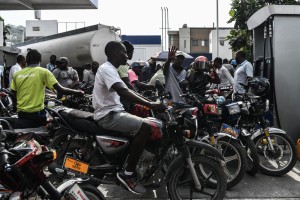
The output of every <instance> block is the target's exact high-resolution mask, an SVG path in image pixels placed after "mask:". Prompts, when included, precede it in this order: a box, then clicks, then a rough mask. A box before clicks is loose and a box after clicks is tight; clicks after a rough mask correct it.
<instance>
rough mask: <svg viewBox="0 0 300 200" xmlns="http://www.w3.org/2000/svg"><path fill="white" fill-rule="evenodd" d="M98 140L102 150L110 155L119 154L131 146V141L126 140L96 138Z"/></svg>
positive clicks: (105, 137)
mask: <svg viewBox="0 0 300 200" xmlns="http://www.w3.org/2000/svg"><path fill="white" fill-rule="evenodd" d="M96 138H97V142H98V144H99V145H100V147H101V149H102V150H103V151H104V152H105V153H107V154H109V155H112V154H115V153H118V152H120V151H122V150H124V149H126V148H127V147H128V146H129V141H128V140H127V139H124V138H119V137H112V136H96Z"/></svg>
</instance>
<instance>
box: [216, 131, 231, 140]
mask: <svg viewBox="0 0 300 200" xmlns="http://www.w3.org/2000/svg"><path fill="white" fill-rule="evenodd" d="M214 135H215V136H216V137H217V140H219V139H220V138H223V137H230V138H231V139H234V140H236V138H235V137H233V136H232V135H229V134H228V133H222V132H219V133H215V134H214Z"/></svg>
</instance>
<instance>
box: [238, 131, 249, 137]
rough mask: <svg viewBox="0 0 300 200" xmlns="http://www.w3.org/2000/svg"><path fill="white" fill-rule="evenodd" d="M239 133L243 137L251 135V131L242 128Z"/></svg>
mask: <svg viewBox="0 0 300 200" xmlns="http://www.w3.org/2000/svg"><path fill="white" fill-rule="evenodd" d="M240 134H241V135H242V136H245V137H248V136H250V135H251V133H250V132H249V131H247V130H246V129H242V130H241V133H240Z"/></svg>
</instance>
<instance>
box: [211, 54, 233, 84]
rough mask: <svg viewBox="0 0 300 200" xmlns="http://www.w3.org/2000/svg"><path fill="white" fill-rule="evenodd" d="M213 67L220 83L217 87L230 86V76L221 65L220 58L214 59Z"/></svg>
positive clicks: (231, 78) (231, 82)
mask: <svg viewBox="0 0 300 200" xmlns="http://www.w3.org/2000/svg"><path fill="white" fill-rule="evenodd" d="M214 67H216V68H217V69H216V72H217V74H218V76H219V78H220V81H221V83H220V84H218V87H225V86H232V85H233V77H232V76H231V74H230V72H229V70H228V69H227V68H226V67H224V66H223V65H222V58H220V57H216V58H215V59H214Z"/></svg>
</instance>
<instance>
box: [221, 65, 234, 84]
mask: <svg viewBox="0 0 300 200" xmlns="http://www.w3.org/2000/svg"><path fill="white" fill-rule="evenodd" d="M223 72H224V74H225V76H226V78H227V80H228V81H229V83H230V85H233V77H232V76H231V74H230V72H229V70H228V69H227V68H225V69H224V71H223Z"/></svg>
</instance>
